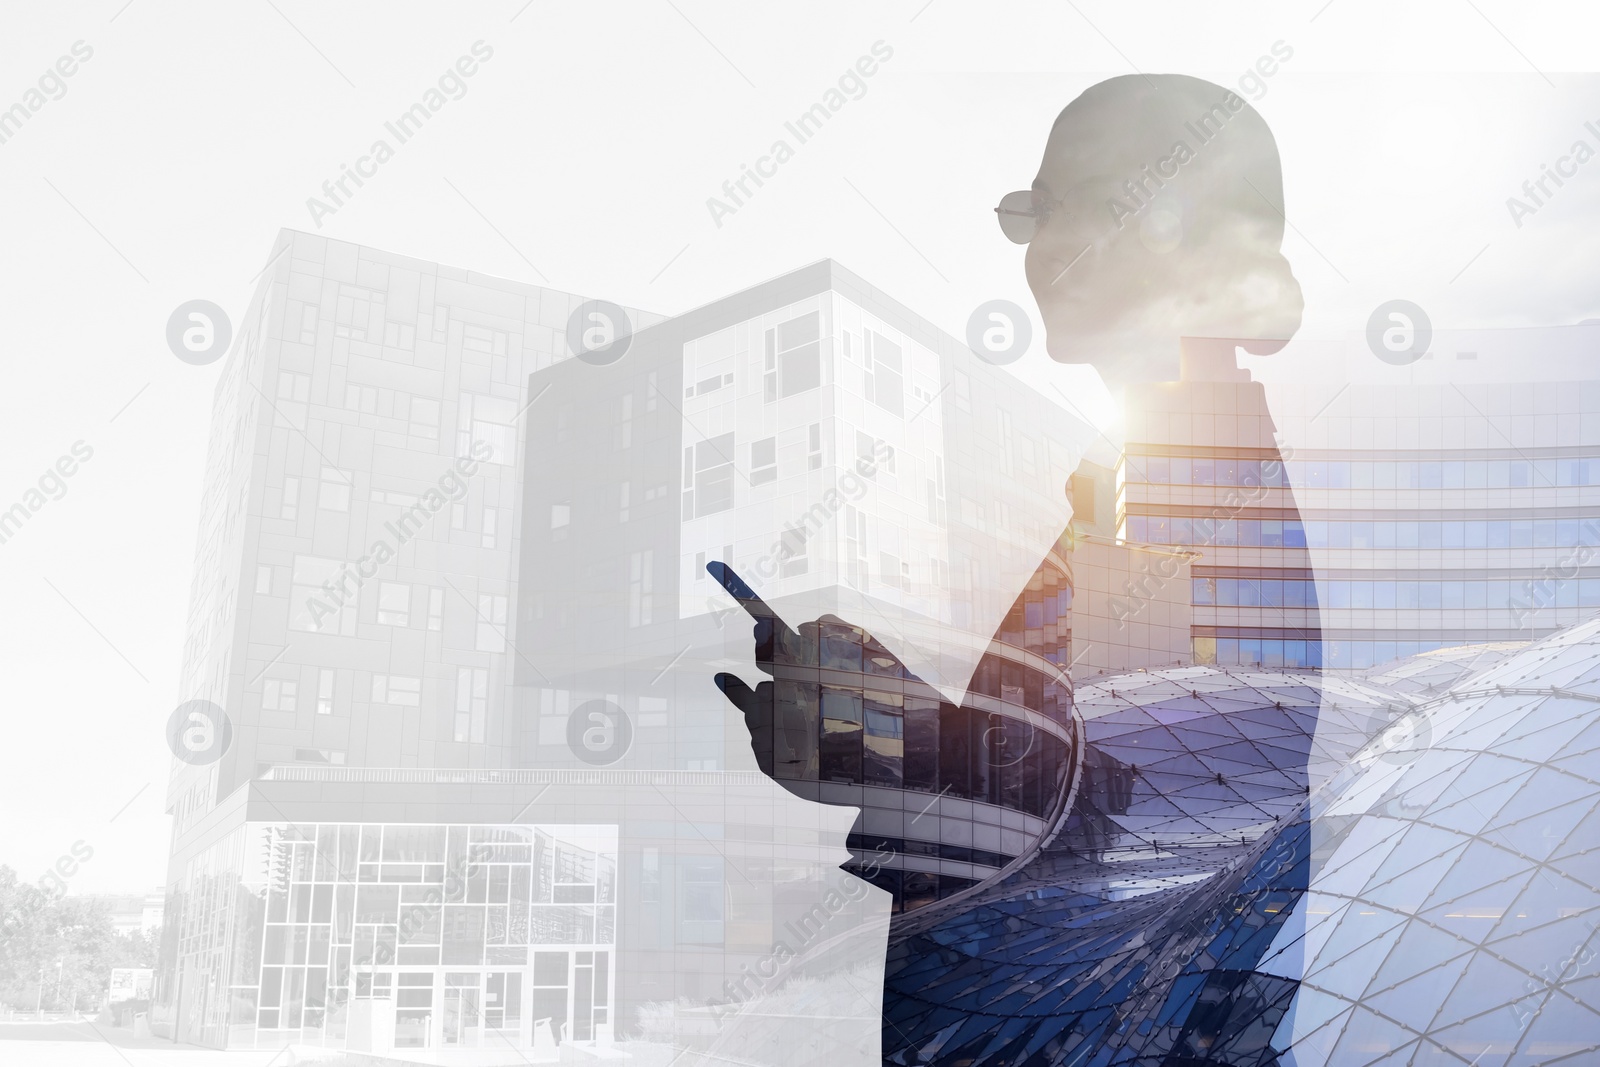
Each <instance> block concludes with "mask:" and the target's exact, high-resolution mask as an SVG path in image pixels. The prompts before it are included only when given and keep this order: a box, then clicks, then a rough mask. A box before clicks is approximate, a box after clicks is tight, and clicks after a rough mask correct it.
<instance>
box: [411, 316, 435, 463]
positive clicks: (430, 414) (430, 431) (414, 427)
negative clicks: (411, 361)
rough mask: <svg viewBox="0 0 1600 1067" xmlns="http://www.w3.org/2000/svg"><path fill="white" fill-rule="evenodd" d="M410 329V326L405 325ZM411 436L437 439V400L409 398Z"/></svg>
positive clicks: (431, 439) (420, 397) (417, 397)
mask: <svg viewBox="0 0 1600 1067" xmlns="http://www.w3.org/2000/svg"><path fill="white" fill-rule="evenodd" d="M406 328H407V329H410V327H409V326H408V327H406ZM411 436H412V437H424V438H427V439H428V440H429V441H437V440H438V439H439V402H438V401H437V400H433V399H431V398H429V397H422V396H414V397H412V398H411Z"/></svg>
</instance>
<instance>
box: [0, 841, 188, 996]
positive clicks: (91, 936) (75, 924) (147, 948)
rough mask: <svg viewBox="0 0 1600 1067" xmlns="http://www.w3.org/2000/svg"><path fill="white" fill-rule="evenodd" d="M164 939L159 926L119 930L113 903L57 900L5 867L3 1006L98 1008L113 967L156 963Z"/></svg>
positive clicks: (0, 931) (0, 936) (0, 940)
mask: <svg viewBox="0 0 1600 1067" xmlns="http://www.w3.org/2000/svg"><path fill="white" fill-rule="evenodd" d="M159 944H160V931H159V930H155V931H151V932H149V933H144V932H134V933H129V934H119V933H118V932H117V930H116V927H115V926H113V925H112V922H111V912H110V908H109V905H108V904H107V902H106V901H105V900H100V899H93V898H86V897H74V896H61V897H52V896H51V895H50V894H48V893H46V892H44V891H43V890H42V889H40V888H39V887H38V886H36V885H32V884H29V883H27V882H23V881H20V880H19V879H18V878H17V872H16V871H14V870H12V869H11V868H10V867H7V866H4V865H0V1003H5V1004H8V1005H10V1006H11V1007H13V1008H22V1009H30V1010H31V1009H32V1008H33V1006H34V1004H36V1003H39V1004H42V1005H43V1006H44V1007H46V1008H56V1009H68V1008H74V1007H77V1008H82V1009H86V1010H94V1009H95V1008H97V1007H98V1006H99V1005H100V1002H101V1001H102V1000H103V999H104V997H105V995H106V992H107V990H108V989H109V987H110V981H111V969H112V968H113V967H154V966H155V962H156V951H157V948H158V946H159ZM41 977H42V982H43V988H42V989H41V988H40V983H41Z"/></svg>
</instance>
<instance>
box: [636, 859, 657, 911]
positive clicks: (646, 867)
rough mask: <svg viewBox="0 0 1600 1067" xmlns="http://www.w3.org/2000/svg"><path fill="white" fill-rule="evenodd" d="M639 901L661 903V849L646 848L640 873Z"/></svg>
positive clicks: (642, 902)
mask: <svg viewBox="0 0 1600 1067" xmlns="http://www.w3.org/2000/svg"><path fill="white" fill-rule="evenodd" d="M639 903H641V904H659V903H661V850H660V849H659V848H647V849H645V850H644V854H643V863H642V867H641V870H640V874H639Z"/></svg>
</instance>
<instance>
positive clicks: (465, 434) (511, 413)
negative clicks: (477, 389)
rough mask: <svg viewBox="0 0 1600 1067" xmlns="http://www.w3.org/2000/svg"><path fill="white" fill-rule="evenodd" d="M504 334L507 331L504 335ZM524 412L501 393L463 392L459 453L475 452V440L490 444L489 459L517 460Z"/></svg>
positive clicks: (498, 460) (460, 454)
mask: <svg viewBox="0 0 1600 1067" xmlns="http://www.w3.org/2000/svg"><path fill="white" fill-rule="evenodd" d="M501 336H504V335H501ZM519 414H521V412H520V411H518V409H517V404H516V402H515V401H513V400H508V399H506V398H505V397H499V396H482V395H479V394H477V393H462V394H461V404H460V408H459V411H458V414H457V420H456V421H457V425H458V426H459V427H460V429H458V430H457V432H456V455H457V456H460V457H467V456H472V455H473V452H472V446H473V444H474V442H477V441H482V442H483V443H484V444H486V445H488V446H489V458H488V459H487V460H486V461H485V462H488V463H500V464H507V465H509V464H514V463H516V461H517V455H516V453H517V428H516V426H515V425H514V424H515V422H516V419H517V416H518V415H519Z"/></svg>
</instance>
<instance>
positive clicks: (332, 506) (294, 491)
mask: <svg viewBox="0 0 1600 1067" xmlns="http://www.w3.org/2000/svg"><path fill="white" fill-rule="evenodd" d="M300 481H301V480H300V479H299V478H294V477H290V478H285V479H284V480H283V493H282V496H281V498H280V501H279V505H278V518H280V519H290V520H293V519H298V518H299V517H300ZM623 484H624V486H626V484H627V483H623ZM352 486H353V483H352V482H351V480H350V477H349V475H347V474H345V473H344V472H343V471H340V470H338V469H336V468H334V467H323V468H322V474H321V477H320V478H319V479H318V481H317V507H318V508H321V509H322V510H324V511H341V512H348V511H349V510H350V491H351V488H352ZM624 493H626V488H624ZM647 499H648V498H647ZM372 500H373V502H374V503H378V504H388V505H390V506H391V507H398V508H405V509H411V508H413V507H416V506H417V504H418V500H419V498H418V496H417V495H416V494H415V493H401V492H397V491H395V490H389V489H374V490H373V491H372ZM623 507H624V509H626V507H627V499H626V497H624V499H623ZM500 511H501V509H499V508H496V507H493V506H491V505H489V504H484V505H483V510H482V512H481V513H480V516H479V522H478V530H479V533H480V540H481V543H482V545H483V547H484V548H496V547H498V546H499V542H500V526H501V521H500ZM623 518H624V519H626V518H627V514H626V511H624V514H623ZM450 528H451V529H452V530H466V529H467V503H466V501H465V500H457V501H454V502H453V503H452V504H451V505H450ZM258 591H259V590H258Z"/></svg>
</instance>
